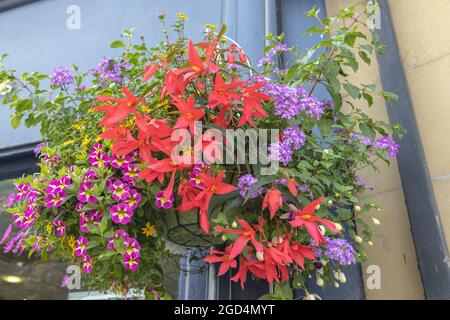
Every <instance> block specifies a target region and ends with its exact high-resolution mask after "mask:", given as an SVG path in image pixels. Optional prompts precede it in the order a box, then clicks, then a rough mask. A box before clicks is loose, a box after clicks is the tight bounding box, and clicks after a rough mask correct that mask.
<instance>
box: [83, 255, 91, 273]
mask: <svg viewBox="0 0 450 320" xmlns="http://www.w3.org/2000/svg"><path fill="white" fill-rule="evenodd" d="M81 264H82V266H83V272H84V273H91V271H92V259H91V257H90V256H88V255H85V256H83V257H82V258H81Z"/></svg>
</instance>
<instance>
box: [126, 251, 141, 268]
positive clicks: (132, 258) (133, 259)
mask: <svg viewBox="0 0 450 320" xmlns="http://www.w3.org/2000/svg"><path fill="white" fill-rule="evenodd" d="M139 260H140V259H139V256H138V255H137V254H130V255H128V254H127V255H124V257H123V267H124V269H125V270H130V271H136V270H137V269H138V267H139Z"/></svg>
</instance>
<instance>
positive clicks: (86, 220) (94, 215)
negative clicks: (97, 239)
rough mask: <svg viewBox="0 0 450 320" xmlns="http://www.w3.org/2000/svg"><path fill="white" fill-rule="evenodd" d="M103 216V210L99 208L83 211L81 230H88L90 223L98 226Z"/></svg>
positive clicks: (81, 214)
mask: <svg viewBox="0 0 450 320" xmlns="http://www.w3.org/2000/svg"><path fill="white" fill-rule="evenodd" d="M102 218H103V212H101V211H98V210H91V211H89V212H88V213H85V212H82V213H80V219H79V221H80V231H81V232H88V231H89V229H88V225H96V226H98V225H99V224H100V221H102Z"/></svg>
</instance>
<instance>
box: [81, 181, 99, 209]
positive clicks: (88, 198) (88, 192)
mask: <svg viewBox="0 0 450 320" xmlns="http://www.w3.org/2000/svg"><path fill="white" fill-rule="evenodd" d="M93 187H94V184H93V183H91V182H83V183H82V184H81V185H80V189H78V197H77V198H78V200H79V201H80V202H83V203H90V204H94V203H97V202H98V199H97V197H96V196H95V195H94V190H93V189H92V188H93Z"/></svg>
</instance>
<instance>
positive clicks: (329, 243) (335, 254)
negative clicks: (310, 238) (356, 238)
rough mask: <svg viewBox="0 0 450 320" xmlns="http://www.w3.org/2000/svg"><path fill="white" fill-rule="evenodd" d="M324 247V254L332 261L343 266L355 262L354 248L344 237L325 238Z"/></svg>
mask: <svg viewBox="0 0 450 320" xmlns="http://www.w3.org/2000/svg"><path fill="white" fill-rule="evenodd" d="M325 240H326V245H325V247H326V249H325V252H324V254H325V255H326V256H327V257H328V258H329V259H330V260H333V261H336V262H338V263H339V264H341V265H343V266H348V265H350V264H352V263H355V249H354V248H353V246H352V245H351V244H350V243H349V242H348V241H347V240H345V239H341V238H336V239H332V238H328V237H326V238H325Z"/></svg>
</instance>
